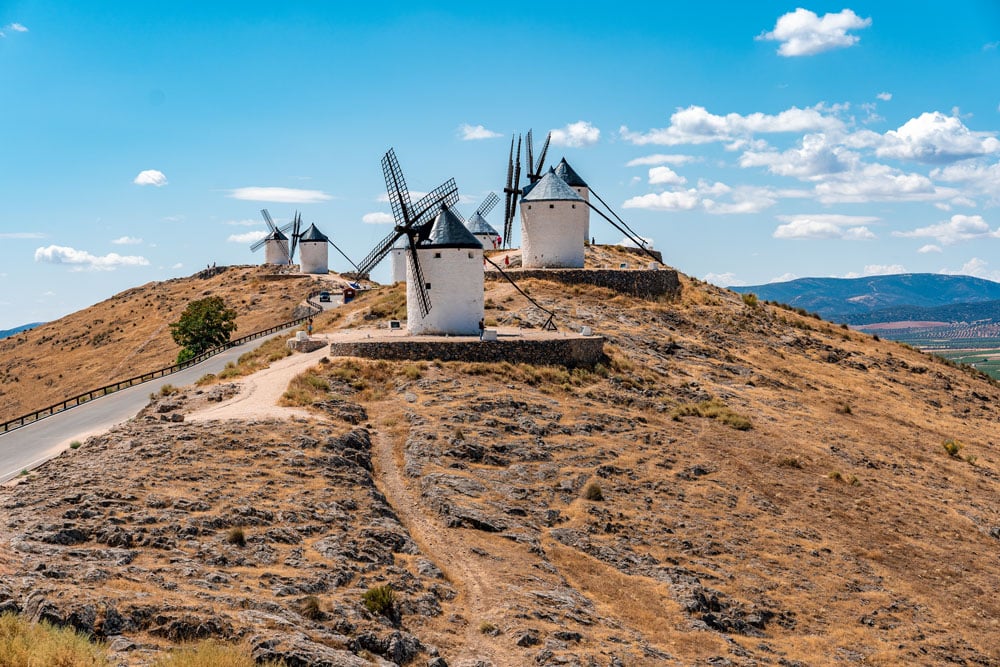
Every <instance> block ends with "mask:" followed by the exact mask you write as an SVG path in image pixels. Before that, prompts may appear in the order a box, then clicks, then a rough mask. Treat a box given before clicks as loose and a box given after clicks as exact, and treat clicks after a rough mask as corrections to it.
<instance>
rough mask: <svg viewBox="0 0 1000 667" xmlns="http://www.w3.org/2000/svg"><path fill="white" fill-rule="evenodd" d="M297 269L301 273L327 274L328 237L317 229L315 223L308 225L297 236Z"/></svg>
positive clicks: (328, 260)
mask: <svg viewBox="0 0 1000 667" xmlns="http://www.w3.org/2000/svg"><path fill="white" fill-rule="evenodd" d="M298 242H299V243H298V245H299V271H300V272H301V273H318V274H327V273H329V272H330V252H329V251H330V248H329V243H330V239H329V238H327V236H326V234H324V233H323V232H321V231H319V228H317V227H316V224H315V223H313V224H311V225H309V227H308V229H306V231H304V232H302V234H301V235H300V236H299V237H298Z"/></svg>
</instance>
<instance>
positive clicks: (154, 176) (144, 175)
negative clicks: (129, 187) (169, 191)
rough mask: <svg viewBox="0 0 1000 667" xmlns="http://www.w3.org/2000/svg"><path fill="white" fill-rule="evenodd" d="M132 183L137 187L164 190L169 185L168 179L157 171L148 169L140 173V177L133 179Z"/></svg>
mask: <svg viewBox="0 0 1000 667" xmlns="http://www.w3.org/2000/svg"><path fill="white" fill-rule="evenodd" d="M132 182H133V183H135V184H136V185H153V186H155V187H158V188H162V187H163V186H164V185H166V184H167V177H166V176H165V175H164V174H163V172H162V171H159V170H157V169H146V170H145V171H140V172H139V175H138V176H136V177H135V178H134V179H132Z"/></svg>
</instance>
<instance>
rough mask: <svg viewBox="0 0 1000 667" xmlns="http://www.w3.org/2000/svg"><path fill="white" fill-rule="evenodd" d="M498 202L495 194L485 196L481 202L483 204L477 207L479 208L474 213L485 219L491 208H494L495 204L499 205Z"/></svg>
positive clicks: (498, 198)
mask: <svg viewBox="0 0 1000 667" xmlns="http://www.w3.org/2000/svg"><path fill="white" fill-rule="evenodd" d="M499 201H500V197H497V193H495V192H491V193H490V194H488V195H486V199H485V201H483V203H482V204H480V205H479V208H477V209H476V213H478V214H479V215H481V216H483V217H484V218H485V217H486V215H487V214H488V213H489V212H490V211H492V210H493V207H494V206H496V205H497V203H499Z"/></svg>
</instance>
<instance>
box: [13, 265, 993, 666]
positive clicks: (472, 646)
mask: <svg viewBox="0 0 1000 667" xmlns="http://www.w3.org/2000/svg"><path fill="white" fill-rule="evenodd" d="M526 282H527V283H528V284H527V287H528V289H529V291H530V293H531V294H532V296H534V297H535V298H537V299H539V300H540V301H542V302H543V303H545V304H546V305H551V306H552V307H553V309H554V310H555V311H556V312H557V315H558V320H557V321H558V323H559V324H560V326H562V327H565V328H570V327H578V326H582V325H587V326H591V327H593V328H594V330H595V331H596V332H597V333H600V334H602V335H605V336H607V338H608V341H609V345H608V346H607V349H608V353H609V359H608V362H607V363H606V364H602V365H599V366H597V367H595V368H593V369H576V370H569V369H566V368H561V367H537V366H525V365H510V364H494V365H485V364H465V363H442V362H428V363H424V362H420V363H396V364H389V363H386V362H376V361H363V360H355V359H344V358H338V359H329V360H325V361H324V362H323V363H320V364H319V365H317V366H316V367H315V368H312V369H311V370H310V371H309V372H308V373H306V374H305V375H304V376H302V377H300V378H299V379H297V380H296V381H294V382H293V383H292V386H291V387H290V389H289V392H288V394H287V399H286V400H288V401H289V402H290V403H291V404H293V405H309V406H311V407H310V409H311V410H312V412H313V414H314V415H315V416H314V417H312V418H310V419H302V418H301V417H300V418H298V419H297V420H296V419H292V420H285V421H256V422H241V421H226V422H208V423H199V422H196V421H194V420H193V417H190V416H191V415H193V414H194V413H197V411H198V410H199V409H200V406H202V405H203V404H204V403H205V401H206V400H217V399H222V398H224V397H225V396H226V395H228V393H230V392H231V391H233V390H234V389H229V388H228V387H229V385H223V386H221V387H219V388H216V389H211V390H194V389H192V390H187V391H186V392H184V393H183V394H181V395H177V396H171V397H167V398H165V399H163V401H161V402H160V403H159V404H158V405H154V406H152V407H151V408H150V413H149V415H148V416H146V417H142V418H140V419H137V420H134V421H133V422H132V423H130V424H128V425H126V426H124V427H122V428H120V429H118V430H116V431H113V432H111V433H109V434H107V435H105V436H101V437H99V438H95V439H92V440H90V441H88V442H87V443H85V444H84V445H83V446H82V447H81V448H79V449H77V450H71V451H69V452H67V454H66V455H65V456H63V457H60V458H59V459H56V460H54V461H53V462H51V463H50V464H49V465H47V466H45V467H44V468H43V469H41V470H39V471H38V472H37V473H34V474H32V475H31V476H30V478H29V479H26V480H22V483H20V484H18V485H16V486H13V487H9V488H6V489H3V490H2V491H0V505H2V506H3V508H4V512H5V519H4V523H3V524H2V525H0V545H2V547H0V574H2V575H3V581H4V582H5V583H4V584H3V585H2V586H0V608H3V607H4V606H6V607H7V608H16V609H20V610H22V611H24V612H25V613H26V614H28V615H29V616H31V617H33V618H50V619H53V620H57V621H59V622H64V623H69V624H72V625H75V626H76V627H81V628H84V629H87V630H88V631H92V632H93V633H94V634H96V635H97V636H99V637H105V636H110V637H113V638H114V643H113V646H112V648H113V649H114V650H115V651H116V654H115V655H116V657H117V658H118V659H120V660H122V661H124V662H127V663H129V664H144V663H145V662H146V661H147V660H149V657H150V656H151V655H153V654H154V653H155V651H156V650H158V649H160V648H162V647H164V646H168V645H170V644H173V643H176V642H177V641H180V640H184V639H191V638H198V637H203V636H220V637H224V638H227V639H231V640H234V641H236V640H244V641H247V642H249V644H250V645H251V647H252V648H253V651H254V653H255V655H256V656H257V657H258V658H262V659H263V658H274V657H281V658H284V659H285V660H286V661H287V662H288V664H326V665H341V664H343V665H348V664H365V663H364V662H357V660H358V656H361V657H363V658H364V659H366V660H369V659H371V660H377V659H384V660H389V661H391V662H393V663H398V664H438V665H440V664H445V663H443V662H437V663H433V662H432V661H433V660H434V659H435V658H434V656H435V655H436V654H438V653H440V655H441V656H443V658H444V659H445V661H446V664H451V665H455V664H469V665H471V664H491V663H492V664H496V665H522V664H531V663H536V664H581V665H589V664H598V665H635V664H640V665H646V664H648V665H660V664H668V665H727V664H729V665H821V664H833V663H837V664H840V663H844V664H877V665H900V664H920V665H939V664H941V665H943V664H970V665H971V664H978V665H991V664H998V663H1000V633H998V632H997V629H998V623H1000V603H998V601H997V597H996V591H997V585H998V581H1000V577H998V563H997V557H996V555H997V548H998V545H1000V502H998V500H1000V493H998V492H1000V484H998V472H1000V461H998V458H997V454H998V452H997V443H996V440H995V435H994V434H995V432H996V423H997V420H998V414H997V411H996V405H997V401H998V400H1000V391H998V389H997V387H996V385H995V384H993V383H991V382H989V381H988V380H986V379H984V378H983V377H981V376H979V375H977V374H970V373H969V372H967V371H966V370H964V369H959V368H956V367H954V366H951V365H949V364H947V363H945V362H943V361H941V360H938V359H936V358H933V357H930V356H927V355H924V354H922V353H919V352H916V351H914V350H911V349H908V348H906V347H903V346H901V345H898V344H895V343H891V342H887V341H880V340H877V339H875V338H872V337H869V336H865V335H862V334H859V333H856V332H851V331H848V330H845V329H842V328H840V327H836V326H834V325H831V324H829V323H826V322H822V321H819V320H816V319H813V318H808V317H802V316H800V315H797V314H795V313H792V312H788V311H785V310H781V309H778V308H774V307H770V306H764V305H761V304H756V303H754V302H753V300H752V299H748V301H749V303H748V302H747V301H745V300H744V299H742V298H741V297H740V296H739V295H735V294H733V293H731V292H727V291H724V290H720V289H717V288H714V287H711V286H709V285H705V284H703V283H700V282H698V281H693V280H690V279H684V281H683V282H684V285H683V287H684V291H683V295H682V297H681V298H680V299H679V300H678V301H675V302H650V301H643V300H639V299H634V298H630V297H624V296H618V295H615V294H614V293H611V292H609V291H607V290H603V289H595V288H586V287H577V288H567V287H565V286H561V285H556V284H553V283H548V282H545V281H526ZM487 289H488V292H489V293H488V294H487V297H488V299H489V303H490V305H491V307H490V309H489V310H488V312H487V318H488V319H489V320H495V321H498V322H502V323H521V324H522V325H525V326H526V325H528V324H530V323H531V322H539V321H542V320H544V316H542V315H541V314H539V313H538V312H537V311H536V310H535V309H533V308H532V307H531V306H529V305H528V304H527V303H526V302H525V300H524V299H523V298H522V297H520V296H519V295H517V294H516V292H514V290H513V288H511V287H510V286H509V285H505V284H500V283H493V284H488V285H487ZM400 292H401V288H400V286H396V287H394V288H383V289H382V290H379V291H378V292H376V293H373V294H369V295H366V296H364V297H363V298H361V299H359V300H358V302H357V303H355V304H353V305H350V306H348V307H346V308H344V309H341V310H340V311H339V312H332V313H329V314H327V315H324V316H323V317H322V318H320V322H319V324H320V326H321V327H322V326H324V325H325V326H328V327H330V328H340V327H343V326H356V325H371V324H372V323H373V322H378V321H380V320H381V319H385V318H388V317H391V316H392V315H393V314H394V311H396V310H398V306H399V304H400V303H401V294H400ZM320 354H322V353H320ZM292 359H294V358H292ZM199 392H204V393H199ZM209 397H211V398H209ZM164 403H167V404H166V405H164ZM160 410H164V411H165V412H177V413H183V414H187V415H189V419H188V421H185V422H182V423H173V422H163V421H160V420H159V419H157V418H156V417H157V412H158V411H160ZM237 526H242V528H243V532H244V536H245V546H244V545H240V544H239V543H238V541H237V540H235V539H234V536H233V533H232V529H233V528H234V527H237ZM385 584H388V585H390V586H391V587H392V588H393V590H394V591H395V596H396V603H395V604H394V605H393V606H391V608H389V610H388V611H389V613H388V614H386V615H382V614H379V613H377V612H372V611H370V610H368V609H366V608H365V606H364V603H363V600H362V598H363V594H364V593H365V591H369V590H371V589H373V588H375V587H377V586H381V585H385ZM4 600H6V602H4ZM317 606H318V608H317ZM119 635H121V636H120V637H119ZM477 660H478V661H480V662H478V663H477V662H476V661H477Z"/></svg>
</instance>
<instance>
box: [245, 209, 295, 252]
mask: <svg viewBox="0 0 1000 667" xmlns="http://www.w3.org/2000/svg"><path fill="white" fill-rule="evenodd" d="M260 214H261V215H262V216H263V217H264V222H265V223H266V224H267V227H268V229H269V230H270V231H269V232H268V234H267V236H265V237H264V238H262V239H260V240H259V241H257V242H255V243H253V244H252V245H251V246H250V250H251V252H257V251H258V250H260V249H261V248H264V263H265V264H277V265H279V266H286V265H288V264H291V263H292V252H291V251H289V248H288V236H286V235H285V232H287V231H289V230H291V229H292V228H293V227H295V224H296V222H297V221H300V217H299V214H298V213H296V214H295V218H294V219H293V220H292V222H290V223H288V224H287V225H285V226H284V227H282V228H281V229H278V227H277V226H275V224H274V220H272V219H271V214H270V213H268V212H267V209H266V208H264V209H261V211H260ZM297 232H298V227H295V231H294V232H293V234H292V236H293V237H294V236H295V234H296V233H297Z"/></svg>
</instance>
